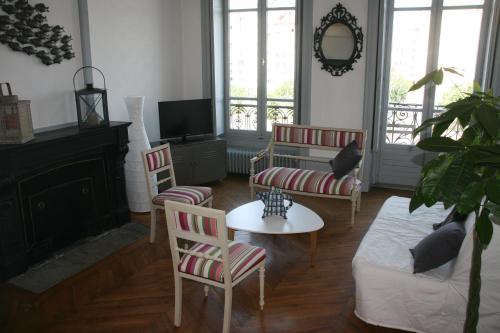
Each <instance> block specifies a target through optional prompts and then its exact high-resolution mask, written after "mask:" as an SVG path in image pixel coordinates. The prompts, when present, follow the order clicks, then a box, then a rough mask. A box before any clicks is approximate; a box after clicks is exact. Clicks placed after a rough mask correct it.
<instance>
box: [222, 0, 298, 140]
mask: <svg viewBox="0 0 500 333" xmlns="http://www.w3.org/2000/svg"><path fill="white" fill-rule="evenodd" d="M225 4H226V6H225V8H226V10H225V14H226V15H225V17H226V32H225V34H226V68H227V71H226V80H225V82H226V94H225V95H226V108H225V109H226V128H227V132H228V133H227V134H228V135H233V136H235V135H237V136H241V135H243V136H247V137H261V136H265V135H266V133H269V132H270V131H271V130H272V124H273V123H285V124H293V123H294V122H295V119H296V107H295V105H296V95H297V94H296V93H295V92H296V87H297V84H296V80H295V77H296V70H297V64H296V58H297V57H296V45H297V38H298V34H297V31H298V29H297V15H296V12H297V11H296V4H297V1H296V0H226V2H225Z"/></svg>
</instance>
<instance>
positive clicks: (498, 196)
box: [486, 179, 500, 204]
mask: <svg viewBox="0 0 500 333" xmlns="http://www.w3.org/2000/svg"><path fill="white" fill-rule="evenodd" d="M486 195H487V197H488V199H489V200H491V201H493V202H494V203H496V204H500V179H494V180H492V181H489V182H488V184H487V185H486Z"/></svg>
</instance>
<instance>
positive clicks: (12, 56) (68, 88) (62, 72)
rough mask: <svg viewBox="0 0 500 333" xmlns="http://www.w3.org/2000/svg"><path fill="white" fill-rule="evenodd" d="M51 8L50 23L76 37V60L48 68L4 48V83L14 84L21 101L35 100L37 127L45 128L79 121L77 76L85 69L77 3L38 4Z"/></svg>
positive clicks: (52, 0)
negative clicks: (74, 82) (83, 67)
mask: <svg viewBox="0 0 500 333" xmlns="http://www.w3.org/2000/svg"><path fill="white" fill-rule="evenodd" d="M38 2H41V3H44V4H46V5H47V6H49V8H50V12H49V13H47V15H46V16H47V21H48V24H50V25H57V24H58V25H61V26H63V27H64V29H65V33H67V34H70V35H71V36H72V37H73V41H72V42H71V43H72V45H73V51H74V52H75V55H76V57H75V58H73V59H71V60H63V62H62V63H61V64H55V65H51V66H46V65H44V64H42V62H41V61H40V59H38V58H37V57H35V56H28V55H27V54H24V53H21V52H14V51H12V50H11V49H10V48H9V47H8V46H6V45H3V44H0V80H1V81H2V82H10V83H11V85H12V88H13V90H14V93H15V94H16V95H19V97H20V98H21V99H28V100H31V113H32V118H33V127H34V128H35V129H37V128H43V127H48V126H55V125H60V124H65V123H70V122H74V121H76V106H75V97H74V96H75V95H74V94H73V82H72V79H73V74H74V73H75V71H76V70H77V69H78V68H79V67H81V65H82V57H81V44H80V26H79V21H78V2H77V0H71V1H67V0H66V1H60V0H42V1H38Z"/></svg>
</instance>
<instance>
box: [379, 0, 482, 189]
mask: <svg viewBox="0 0 500 333" xmlns="http://www.w3.org/2000/svg"><path fill="white" fill-rule="evenodd" d="M489 5H490V3H489V0H388V1H387V13H386V14H387V16H386V18H387V19H386V27H385V34H386V35H385V40H386V48H385V50H386V57H385V60H384V61H385V63H384V66H383V68H384V73H383V76H382V85H381V87H382V89H383V92H382V98H381V100H382V108H381V118H380V122H379V123H380V129H379V133H380V135H379V142H378V147H379V150H378V154H377V166H376V182H377V183H379V184H390V185H399V186H414V185H416V183H417V182H418V179H419V176H420V170H421V167H422V165H423V164H424V163H425V162H426V160H428V159H429V158H430V156H428V155H426V154H424V153H423V152H422V151H421V150H420V149H418V148H417V147H416V146H415V145H416V143H417V142H418V141H419V140H420V139H421V136H426V135H428V134H429V133H423V134H421V135H418V136H417V137H415V138H414V137H413V136H412V132H413V130H414V129H415V128H416V127H418V126H419V125H420V124H421V123H422V122H423V121H424V120H426V119H428V118H431V117H435V116H437V115H439V114H440V113H441V112H443V110H444V109H443V106H444V105H446V104H448V103H451V102H453V101H455V100H457V99H458V98H460V97H461V96H463V94H464V93H467V92H471V91H472V89H473V82H474V81H477V82H481V79H482V76H483V66H484V56H485V51H484V50H485V48H486V47H485V43H486V35H487V33H486V32H487V31H488V28H487V27H488V24H487V23H488V21H489V16H490V15H489V8H490V7H489ZM438 67H453V68H455V69H456V70H457V71H458V72H460V73H461V74H462V76H458V75H449V74H446V75H445V78H444V81H443V84H442V85H440V86H437V87H435V86H428V87H425V88H423V89H420V90H418V91H414V92H411V93H407V92H408V89H409V88H410V86H411V85H412V84H413V82H415V81H417V80H418V79H420V78H422V77H423V76H424V75H425V74H426V73H428V72H430V71H432V70H434V69H436V68H438ZM461 133H462V131H461V128H460V126H459V124H458V123H457V124H452V125H451V126H450V128H449V129H448V131H447V133H446V134H447V135H448V136H450V137H452V138H459V137H460V135H461Z"/></svg>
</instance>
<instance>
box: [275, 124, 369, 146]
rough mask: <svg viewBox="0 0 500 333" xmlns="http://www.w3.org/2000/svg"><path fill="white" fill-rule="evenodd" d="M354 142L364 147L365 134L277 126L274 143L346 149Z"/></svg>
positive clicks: (351, 131)
mask: <svg viewBox="0 0 500 333" xmlns="http://www.w3.org/2000/svg"><path fill="white" fill-rule="evenodd" d="M353 140H355V141H356V143H357V145H358V148H359V149H361V148H362V145H363V132H362V131H356V130H341V129H333V128H332V129H323V128H307V127H296V126H283V125H275V128H274V142H277V143H279V142H282V143H297V144H304V145H315V146H326V147H334V148H344V147H345V146H347V145H348V144H349V143H351V142H352V141H353Z"/></svg>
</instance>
